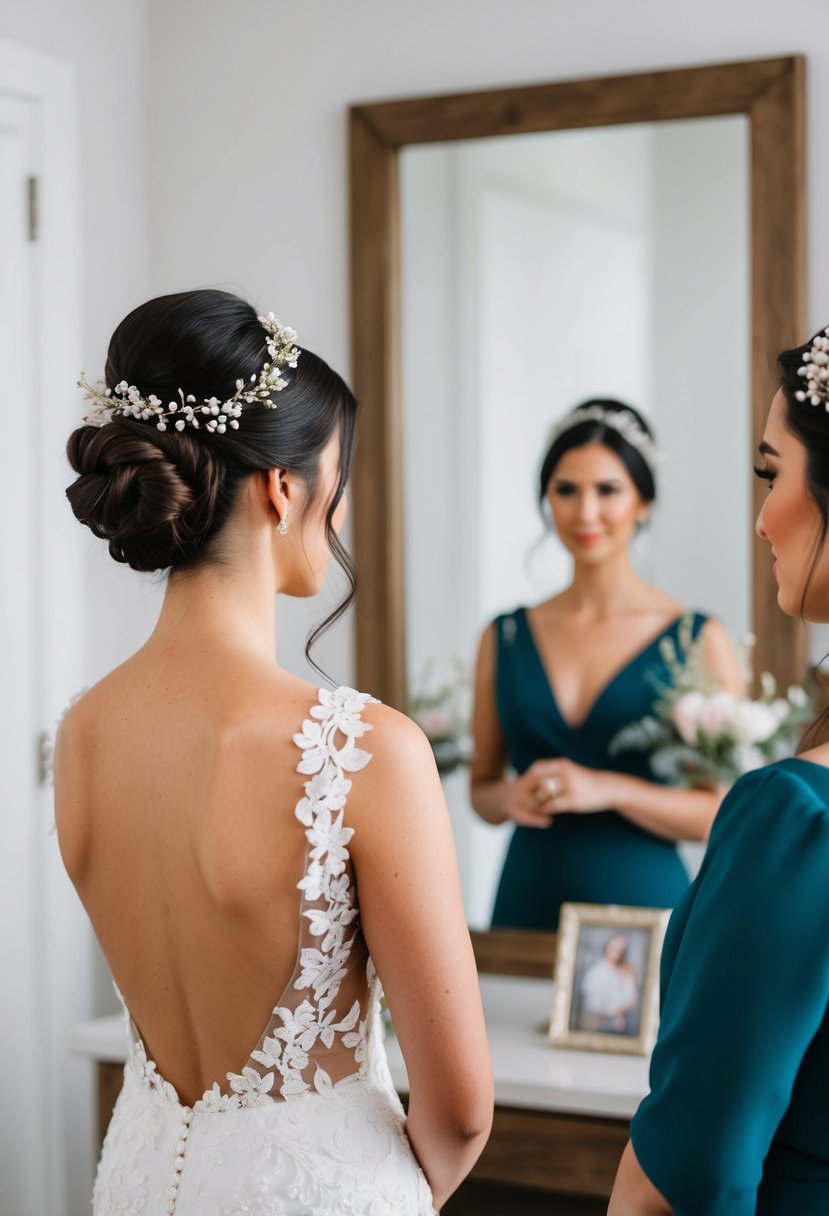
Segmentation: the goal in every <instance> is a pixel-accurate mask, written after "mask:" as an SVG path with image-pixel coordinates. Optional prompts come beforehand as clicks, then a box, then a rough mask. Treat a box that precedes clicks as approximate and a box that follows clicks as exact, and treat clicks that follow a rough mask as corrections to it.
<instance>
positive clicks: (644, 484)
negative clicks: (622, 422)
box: [538, 397, 656, 513]
mask: <svg viewBox="0 0 829 1216" xmlns="http://www.w3.org/2000/svg"><path fill="white" fill-rule="evenodd" d="M592 406H598V407H599V408H600V409H602V410H604V411H605V412H606V413H608V414H631V415H632V416H633V418H634V419H635V420H636V422H637V423H638V425H639V426H640V427H641V428H642V430H643V431H644V432H645V434H646V435H647V436H648V438H649V439H653V438H654V434H653V431H652V430H651V428H650V427H649V426H648V424H647V422H646V421H645V419H644V418H643V417H642V415H641V414H640V413H639V411H638V410H635V409H634V408H633V406H632V405H625V404H624V402H623V401H616V400H614V399H613V398H602V397H595V398H591V399H590V400H589V401H582V402H581V404H580V405H576V406H574V407H573V409H572V410H571V411H570V413H571V414H576V413H578V411H579V410H586V409H589V408H590V407H592ZM566 417H567V415H566V414H565V418H566ZM587 443H601V444H603V445H604V446H605V447H606V448H610V450H611V451H612V452H615V453H616V455H617V456H618V457H619V459H620V460H621V462H622V464H623V465H624V466H625V468H626V469H627V471H628V473H629V474H630V477H631V480H632V481H633V484H634V485H635V486H636V489H637V490H638V491H639V493H640V494H641V496H642V499H643V501H644V502H647V503H651V502H653V501H654V500H655V499H656V477H655V476H654V471H653V469H652V468H651V467H650V465H649V464H648V462H647V461H646V460H645V457H644V456H643V455H642V453H641V452H640V451H639V449H638V448H635V447H634V446H633V444H632V443H628V441H627V439H625V437H624V435H622V434H620V433H619V431H617V430H615V429H614V428H613V427H612V426H608V425H607V424H606V423H604V422H601V421H599V420H597V419H593V418H587V419H585V420H584V422H577V423H576V424H575V425H574V426H571V427H569V428H568V430H566V431H562V433H561V434H560V435H559V436H558V437H557V438H556V439H554V440H553V442H552V443H551V444H550V447H549V448H548V450H547V454H546V455H545V457H544V459H543V461H542V462H541V473H540V475H539V479H538V481H539V484H538V501H539V504H540V506H541V507H542V513H543V507H544V502H545V500H546V497H547V488H548V486H549V484H550V478H551V477H552V475H553V472H554V471H555V467H556V465H557V464H558V462H559V461H560V460H561V458H562V456H563V455H564V453H565V452H569V451H570V449H571V448H580V447H583V446H584V445H585V444H587Z"/></svg>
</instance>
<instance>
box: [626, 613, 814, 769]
mask: <svg viewBox="0 0 829 1216" xmlns="http://www.w3.org/2000/svg"><path fill="white" fill-rule="evenodd" d="M678 641H679V646H678V647H677V646H676V645H675V644H674V641H673V639H672V638H664V639H663V640H662V642H661V643H660V647H659V649H660V653H661V655H662V658H663V659H664V661H665V665H666V666H667V668H668V672H669V675H670V683H669V684H663V683H661V682H657V690H658V692H659V697H658V699H657V700H656V702H655V703H654V711H653V713H652V714H649V715H648V716H647V717H645V718H642V719H641V720H640V721H639V722H633V723H631V725H630V726H626V727H624V728H623V729H622V730H621V731H619V733H618V734H617V735H616V736H615V738H614V739H613V740H612V741H611V744H610V751H611V754H616V753H618V752H621V751H629V750H639V751H649V752H650V757H649V759H650V766H651V770H652V772H653V774H654V776H655V777H657V778H659V779H660V780H662V781H666V782H667V783H668V784H669V785H680V786H700V785H701V786H711V785H730V784H731V783H732V782H734V781H735V780H736V779H737V777H739V776H740V775H741V774H742V773H747V772H750V771H751V770H752V769H755V768H761V767H762V766H763V765H764V764H768V763H769V762H770V761H772V760H779V759H781V758H782V757H784V756H790V755H792V754H793V752H794V750H795V748H796V746H797V742H798V738H799V735H800V732H801V729H802V727H803V726H804V725H805V723H806V722H808V721H810V719H811V718H812V717H813V710H812V706H811V704H810V701H809V698H808V696H807V695H806V693H805V692H804V690H803V689H802V688H801V687H799V686H798V685H796V684H794V685H792V686H791V687H790V688H789V689H788V691H787V693H786V695H785V697H783V696H780V695H778V690H777V682H776V680H775V678H774V676H773V675H772V674H771V673H770V672H768V671H765V672H763V674H762V676H761V677H760V689H761V695H760V697H759V698H758V699H757V700H751V699H750V698H748V697H736V696H734V695H733V694H732V693H728V692H723V691H722V690H721V689H719V688H718V687H717V684H716V681H715V679H714V678H713V676H712V675H711V674H710V673H709V672H707V671H706V670H705V668H704V666H703V654H702V639H701V638H697V639H696V641H694V640H693V638H692V636H691V618H690V617H688V618H686V619H685V620H683V622H682V624H681V626H680V630H679V636H678ZM753 645H754V638H753V637H751V636H750V635H749V636H747V637H746V638H745V639H744V641H743V642H742V644H741V645H740V646H739V647H738V652H739V654H740V659H741V662H742V666H743V670H744V672H745V674H746V680H747V682H748V680H749V679H750V673H751V651H752V648H753Z"/></svg>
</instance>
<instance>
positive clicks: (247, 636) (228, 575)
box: [148, 562, 276, 663]
mask: <svg viewBox="0 0 829 1216" xmlns="http://www.w3.org/2000/svg"><path fill="white" fill-rule="evenodd" d="M185 639H186V640H187V642H188V643H190V644H192V645H193V646H194V647H195V648H197V649H201V650H203V653H204V654H205V655H207V654H210V653H211V650H212V651H213V653H215V652H216V650H217V648H218V649H219V650H223V651H227V650H233V651H237V652H238V651H239V650H243V651H247V652H249V653H250V654H252V655H255V656H257V657H260V658H262V659H264V660H266V661H270V662H271V663H273V662H275V661H276V594H275V591H274V586H273V569H272V567H267V566H266V565H265V564H264V563H259V564H257V563H255V562H254V563H250V565H247V566H244V568H240V567H237V566H234V567H231V568H227V567H220V566H212V565H208V564H207V563H204V564H202V565H200V566H198V567H196V568H195V569H194V570H191V571H185V572H181V573H179V574H171V575H170V580H169V583H168V585H167V591H166V593H165V595H164V603H163V605H162V608H161V613H160V615H159V618H158V623H157V624H156V627H155V630H154V631H153V634H152V636H151V638H150V640H149V643H148V645H161V646H166V645H170V644H179V643H180V642H182V641H184V640H185Z"/></svg>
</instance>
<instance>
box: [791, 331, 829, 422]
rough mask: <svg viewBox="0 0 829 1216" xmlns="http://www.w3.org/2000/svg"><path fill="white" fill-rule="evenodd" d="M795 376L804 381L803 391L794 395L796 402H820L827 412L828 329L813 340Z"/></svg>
mask: <svg viewBox="0 0 829 1216" xmlns="http://www.w3.org/2000/svg"><path fill="white" fill-rule="evenodd" d="M797 374H798V376H802V377H803V379H804V380H805V381H806V387H805V389H799V390H798V391H797V392H796V393H795V397H796V398H797V400H798V401H808V402H809V404H810V405H820V404H821V402H822V403H823V405H824V406H825V408H826V409H827V410H829V328H827V329H824V331H823V333H822V334H818V335H817V337H816V338H814V339H813V341H812V345H811V346H810V347H809V349H808V350H807V351H806V352H805V354H804V355H803V362H802V363H801V365H800V367H799V368H798V369H797Z"/></svg>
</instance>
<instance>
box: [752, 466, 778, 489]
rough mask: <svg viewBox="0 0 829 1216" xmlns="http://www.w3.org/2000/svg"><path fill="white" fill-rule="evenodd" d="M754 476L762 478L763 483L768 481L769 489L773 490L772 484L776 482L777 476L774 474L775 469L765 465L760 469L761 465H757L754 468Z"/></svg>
mask: <svg viewBox="0 0 829 1216" xmlns="http://www.w3.org/2000/svg"><path fill="white" fill-rule="evenodd" d="M754 476H755V477H761V478H762V479H763V481H767V482H768V483H769V489H771V483H772V482H773V481H774V479H775V477H776V476H777V474H776V473H775V472H774V470H773V469H770V468H769V467H768V465H763V467H762V468H760V466H759V465H755V466H754Z"/></svg>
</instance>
